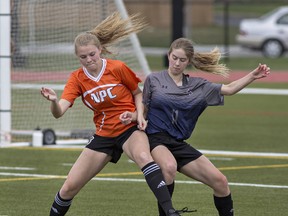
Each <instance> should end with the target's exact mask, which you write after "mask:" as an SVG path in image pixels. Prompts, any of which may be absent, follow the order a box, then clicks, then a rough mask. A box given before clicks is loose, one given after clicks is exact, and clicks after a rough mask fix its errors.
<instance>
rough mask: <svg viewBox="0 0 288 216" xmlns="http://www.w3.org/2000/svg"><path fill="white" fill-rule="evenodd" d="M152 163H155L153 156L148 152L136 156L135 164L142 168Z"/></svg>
mask: <svg viewBox="0 0 288 216" xmlns="http://www.w3.org/2000/svg"><path fill="white" fill-rule="evenodd" d="M152 161H153V159H152V156H151V154H150V153H148V152H141V153H140V154H138V155H134V162H135V163H136V164H137V165H139V166H140V167H143V166H145V165H146V164H148V163H150V162H152Z"/></svg>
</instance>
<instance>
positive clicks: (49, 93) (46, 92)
mask: <svg viewBox="0 0 288 216" xmlns="http://www.w3.org/2000/svg"><path fill="white" fill-rule="evenodd" d="M41 95H42V96H43V97H44V98H46V99H47V100H49V101H57V94H56V93H55V91H54V90H53V89H51V88H45V87H42V88H41Z"/></svg>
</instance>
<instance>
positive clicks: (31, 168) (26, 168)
mask: <svg viewBox="0 0 288 216" xmlns="http://www.w3.org/2000/svg"><path fill="white" fill-rule="evenodd" d="M0 169H2V170H35V168H33V167H7V166H0ZM0 216H1V215H0Z"/></svg>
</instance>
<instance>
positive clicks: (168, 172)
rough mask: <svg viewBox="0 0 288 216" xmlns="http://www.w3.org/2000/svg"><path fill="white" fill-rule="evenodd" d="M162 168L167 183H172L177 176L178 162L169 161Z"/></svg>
mask: <svg viewBox="0 0 288 216" xmlns="http://www.w3.org/2000/svg"><path fill="white" fill-rule="evenodd" d="M161 169H162V173H163V176H164V179H165V181H166V183H167V184H171V183H172V182H173V181H174V179H175V176H176V172H177V164H176V163H174V162H170V161H167V162H166V163H165V164H164V165H163V166H161Z"/></svg>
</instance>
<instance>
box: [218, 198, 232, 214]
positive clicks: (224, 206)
mask: <svg viewBox="0 0 288 216" xmlns="http://www.w3.org/2000/svg"><path fill="white" fill-rule="evenodd" d="M214 204H215V206H216V208H217V210H218V213H219V216H233V215H234V209H233V201H232V197H231V194H229V195H228V196H226V197H216V196H214Z"/></svg>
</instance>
